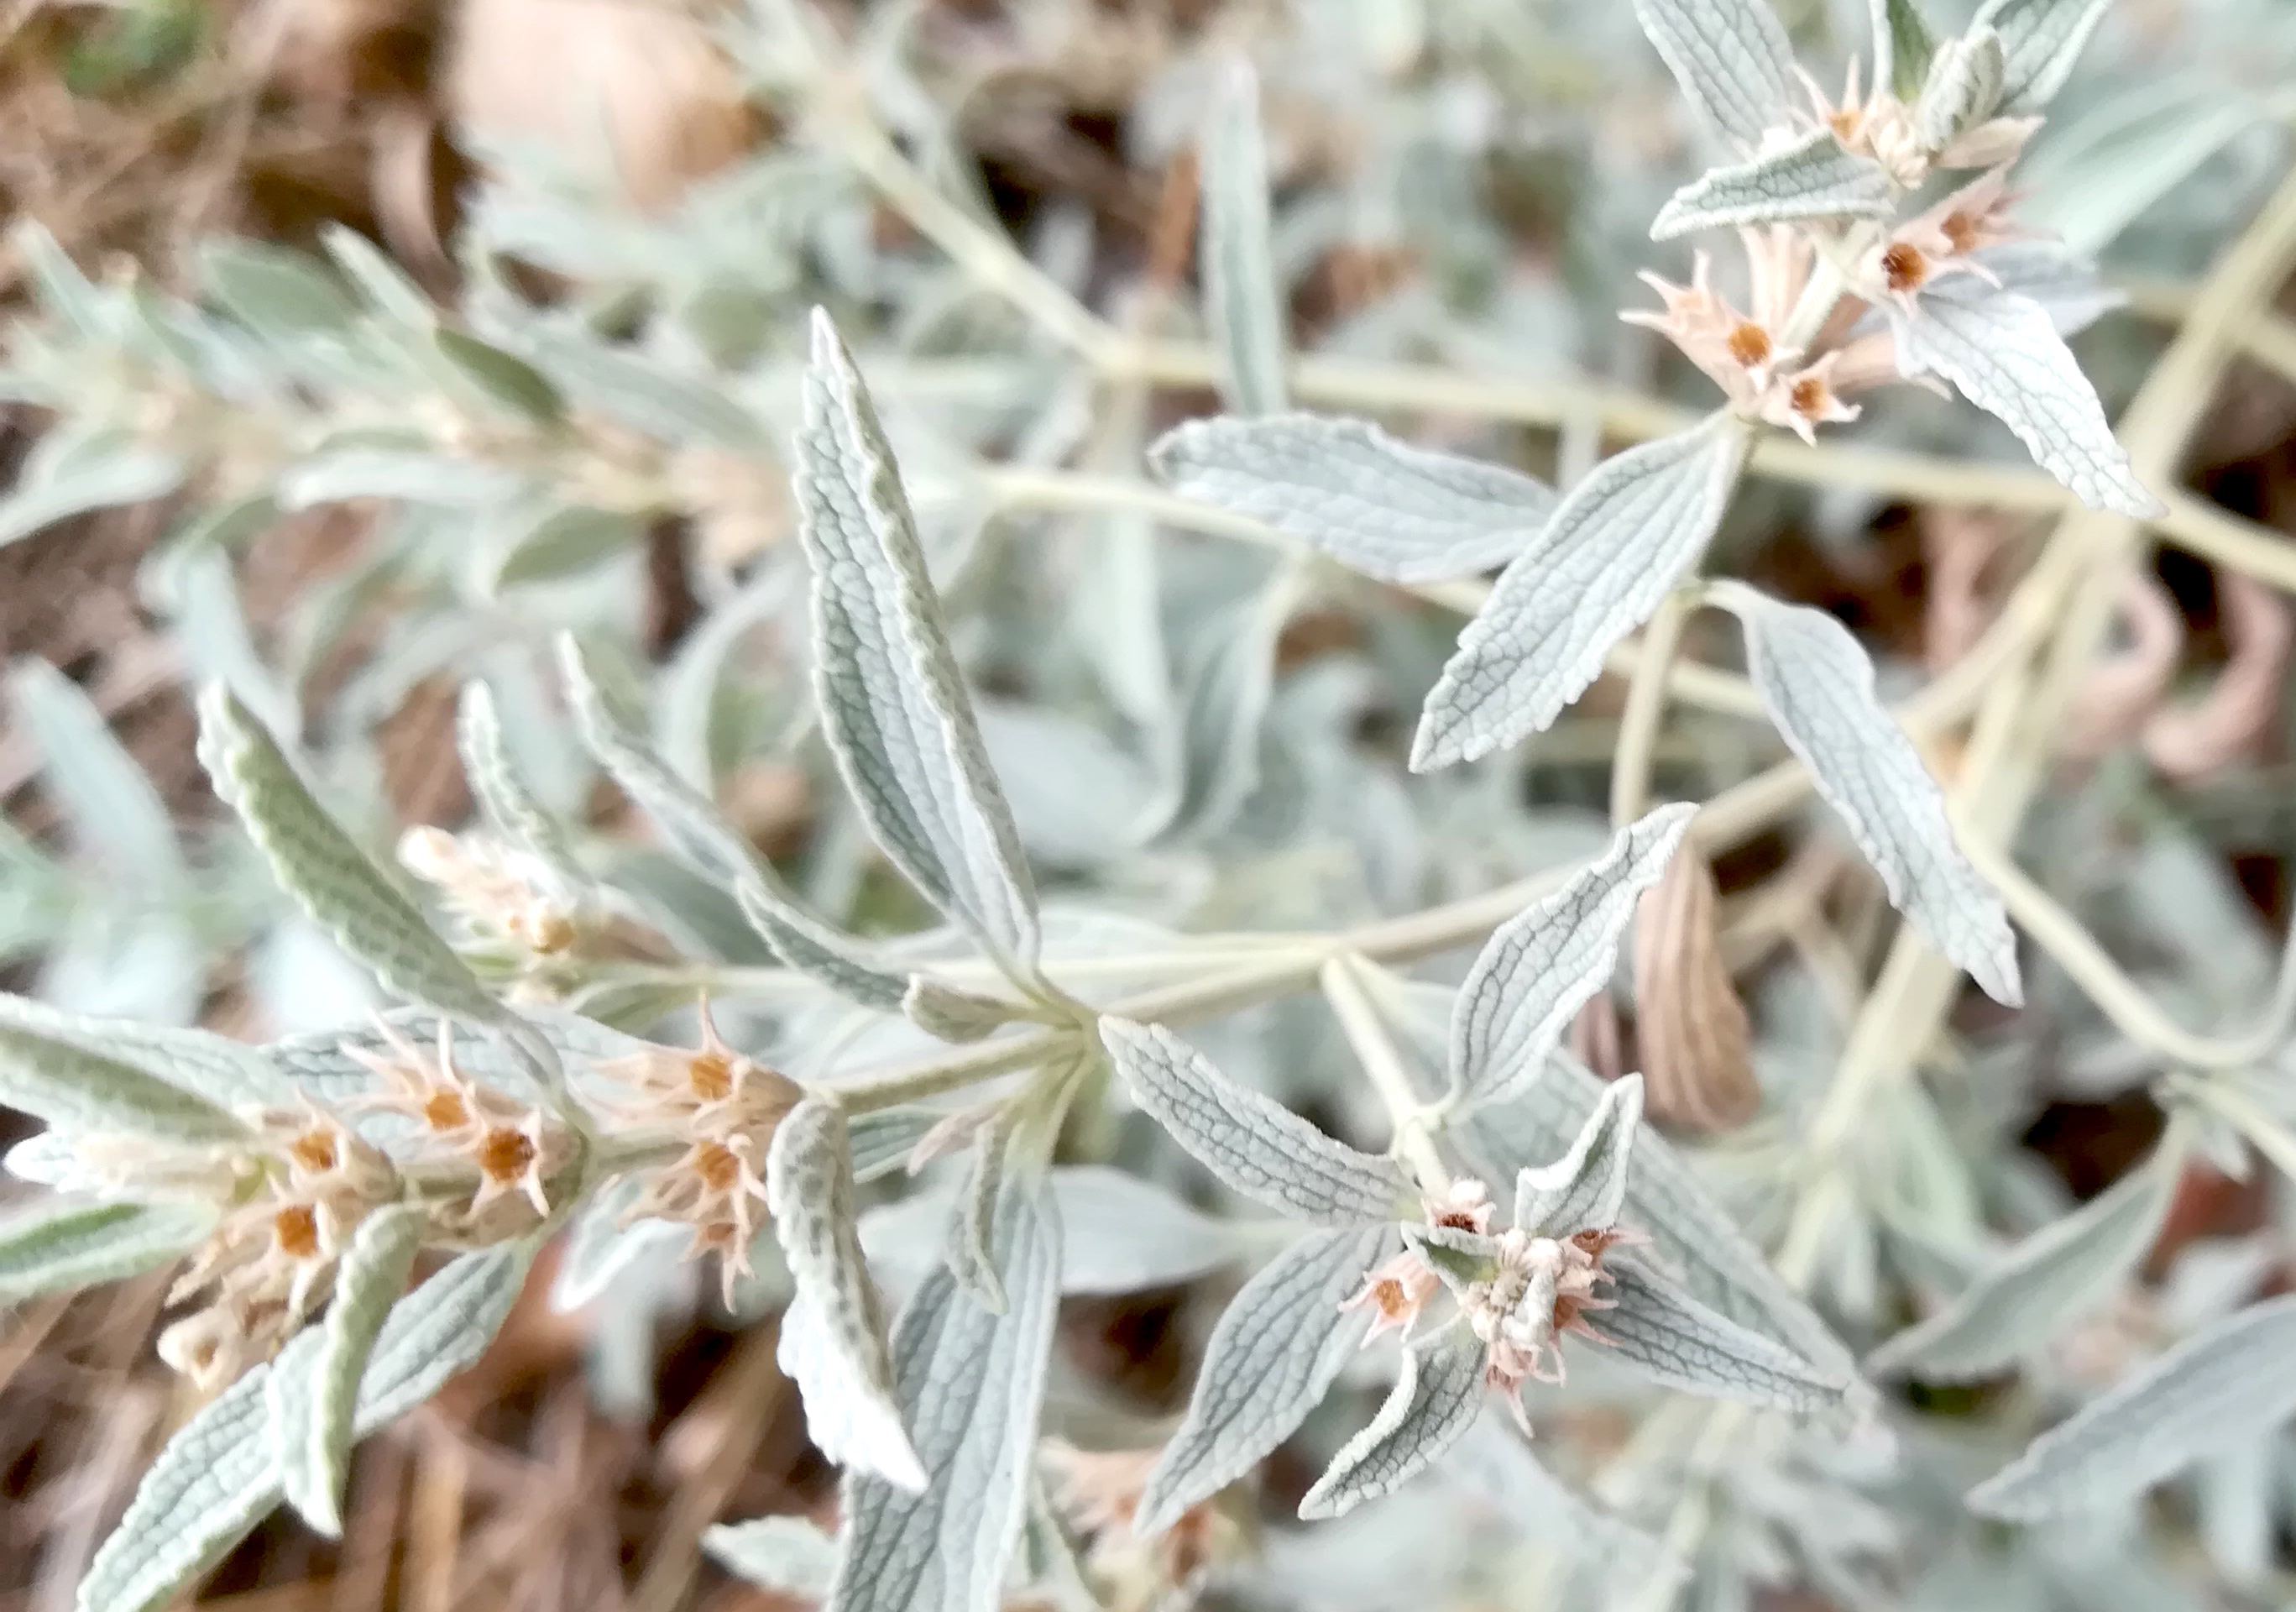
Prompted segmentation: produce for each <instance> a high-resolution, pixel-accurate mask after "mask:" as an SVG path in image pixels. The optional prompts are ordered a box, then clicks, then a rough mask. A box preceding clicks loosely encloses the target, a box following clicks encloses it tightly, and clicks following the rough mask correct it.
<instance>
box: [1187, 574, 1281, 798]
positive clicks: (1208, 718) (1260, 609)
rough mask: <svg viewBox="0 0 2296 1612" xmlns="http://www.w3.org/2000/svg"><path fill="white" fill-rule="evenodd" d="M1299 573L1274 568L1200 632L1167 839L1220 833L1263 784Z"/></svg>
mask: <svg viewBox="0 0 2296 1612" xmlns="http://www.w3.org/2000/svg"><path fill="white" fill-rule="evenodd" d="M1302 581H1303V577H1302V570H1301V568H1300V566H1297V565H1295V564H1292V563H1290V562H1288V561H1279V562H1277V563H1275V564H1274V565H1272V566H1271V567H1270V568H1269V569H1268V571H1267V575H1266V580H1264V581H1263V582H1262V583H1261V584H1260V586H1259V588H1258V589H1257V590H1256V591H1253V592H1251V593H1248V594H1245V595H1242V596H1240V597H1238V598H1237V599H1235V600H1234V602H1233V603H1232V604H1230V605H1228V606H1227V615H1226V619H1225V620H1223V621H1218V622H1216V623H1213V624H1210V625H1208V626H1206V627H1204V628H1203V629H1201V630H1200V631H1199V632H1198V633H1197V634H1196V635H1195V639H1194V642H1193V645H1192V646H1191V654H1190V655H1189V656H1188V659H1187V662H1186V664H1185V665H1184V666H1183V667H1182V668H1181V670H1180V679H1179V680H1180V712H1179V717H1180V732H1179V740H1180V743H1179V746H1178V749H1179V756H1178V761H1179V767H1180V777H1179V778H1178V779H1177V789H1175V790H1174V791H1173V793H1172V795H1171V810H1170V813H1169V817H1168V818H1166V819H1165V820H1164V821H1163V822H1162V823H1160V824H1159V825H1158V826H1157V827H1158V830H1159V832H1160V835H1161V836H1162V837H1163V838H1165V839H1167V840H1185V839H1191V838H1202V837H1204V836H1208V835H1215V834H1218V832H1219V831H1220V830H1222V829H1224V828H1226V827H1227V826H1228V825H1229V824H1230V823H1233V822H1234V820H1235V817H1236V814H1237V813H1238V812H1239V811H1241V810H1242V809H1243V806H1244V803H1245V802H1247V801H1249V800H1250V799H1251V795H1252V792H1253V791H1254V790H1256V789H1257V788H1259V756H1260V731H1261V728H1262V727H1263V725H1264V724H1265V722H1266V720H1267V703H1268V698H1269V695H1271V694H1272V693H1273V692H1274V688H1275V646H1276V642H1277V640H1278V639H1279V638H1280V637H1282V636H1283V624H1284V622H1285V621H1288V620H1289V619H1290V617H1291V614H1292V606H1293V605H1296V604H1297V603H1298V602H1299V599H1300V590H1301V585H1302Z"/></svg>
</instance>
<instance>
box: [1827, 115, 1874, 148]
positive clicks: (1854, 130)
mask: <svg viewBox="0 0 2296 1612" xmlns="http://www.w3.org/2000/svg"><path fill="white" fill-rule="evenodd" d="M1825 121H1826V123H1827V124H1828V125H1829V126H1831V127H1832V128H1833V137H1834V138H1835V139H1837V140H1839V141H1841V144H1844V145H1855V144H1857V137H1858V136H1860V135H1861V134H1863V133H1865V131H1866V114H1865V113H1863V112H1861V111H1858V110H1857V108H1855V107H1849V106H1845V107H1843V108H1842V109H1841V111H1838V112H1835V113H1833V115H1832V116H1831V117H1829V118H1827V119H1826V120H1825Z"/></svg>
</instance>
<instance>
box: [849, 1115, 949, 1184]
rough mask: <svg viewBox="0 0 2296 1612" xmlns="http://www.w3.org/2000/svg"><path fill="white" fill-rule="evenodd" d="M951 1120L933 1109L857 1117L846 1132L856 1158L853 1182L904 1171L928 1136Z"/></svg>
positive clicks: (854, 1160)
mask: <svg viewBox="0 0 2296 1612" xmlns="http://www.w3.org/2000/svg"><path fill="white" fill-rule="evenodd" d="M947 1117H948V1116H947V1114H940V1113H937V1112H936V1111H934V1110H932V1109H931V1108H879V1109H877V1110H875V1111H873V1112H872V1113H869V1114H857V1115H855V1116H854V1118H853V1119H852V1120H851V1121H850V1122H849V1125H848V1128H847V1138H846V1141H847V1146H848V1147H850V1148H851V1149H852V1154H853V1179H854V1180H855V1181H857V1182H860V1181H873V1180H876V1179H877V1178H878V1177H880V1176H885V1175H890V1174H892V1173H893V1172H894V1171H896V1170H899V1169H903V1168H905V1167H906V1165H907V1164H908V1162H909V1154H910V1152H911V1151H912V1150H913V1149H914V1147H916V1145H917V1144H918V1143H919V1142H921V1141H922V1140H924V1139H925V1134H926V1132H928V1131H931V1130H932V1128H933V1127H934V1126H936V1125H938V1124H939V1123H941V1121H943V1120H944V1119H946V1118H947Z"/></svg>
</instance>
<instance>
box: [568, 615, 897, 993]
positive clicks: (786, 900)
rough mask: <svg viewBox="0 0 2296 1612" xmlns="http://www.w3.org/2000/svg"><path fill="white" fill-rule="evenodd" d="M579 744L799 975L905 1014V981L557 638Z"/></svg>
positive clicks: (577, 651)
mask: <svg viewBox="0 0 2296 1612" xmlns="http://www.w3.org/2000/svg"><path fill="white" fill-rule="evenodd" d="M558 662H559V666H560V668H561V670H562V672H563V673H564V676H565V679H566V691H567V696H568V699H569V701H570V703H571V704H572V705H573V707H574V716H575V721H576V725H577V726H578V728H580V730H581V734H582V742H583V744H586V745H587V746H588V747H589V751H590V753H591V754H592V755H594V756H595V757H596V758H597V759H598V761H599V764H600V765H601V766H603V767H604V768H605V769H606V770H607V772H608V773H610V774H611V775H612V777H613V780H614V782H615V783H617V784H619V785H621V787H622V790H623V792H624V793H625V794H627V795H628V796H629V797H630V798H631V799H632V800H633V801H635V802H636V803H637V805H638V807H639V808H640V809H641V810H644V813H645V814H646V816H647V817H649V818H652V820H653V824H654V827H657V828H659V829H660V831H661V834H662V837H663V838H664V839H665V840H667V841H668V843H669V844H670V846H671V847H672V848H673V849H674V850H675V851H676V852H677V854H678V855H679V856H680V857H682V858H684V859H685V861H686V862H687V863H689V864H690V865H691V866H693V868H695V869H697V870H698V871H699V872H701V874H702V875H703V876H705V877H708V878H710V879H714V880H718V881H722V882H724V883H726V884H730V885H731V886H732V887H733V892H734V900H735V901H736V902H737V903H739V905H740V907H741V909H742V917H746V918H747V919H749V921H750V925H751V926H752V927H754V928H755V929H756V930H757V931H758V933H759V934H761V935H763V936H764V937H765V939H766V943H767V945H769V946H771V947H772V948H773V949H774V954H775V956H776V957H778V958H781V959H782V961H783V962H784V963H786V964H788V965H789V966H791V968H794V969H796V970H797V971H798V972H799V973H800V974H804V975H808V976H809V977H811V978H813V979H816V980H818V981H819V982H820V983H823V984H824V985H826V986H828V987H829V988H830V989H831V990H832V991H837V992H838V993H839V994H840V995H842V996H845V997H848V998H849V999H852V1000H854V1001H857V1002H859V1003H861V1004H863V1005H864V1006H865V1007H870V1008H882V1009H885V1010H887V1011H891V1010H895V1009H898V1008H899V1007H900V1005H901V999H902V997H903V995H904V994H905V993H906V991H907V990H908V983H907V982H906V980H904V979H903V978H902V977H901V976H900V975H897V974H889V973H886V972H885V971H883V970H882V969H880V968H877V967H874V966H872V965H871V964H870V963H869V962H867V961H866V960H865V958H863V957H862V956H861V955H860V953H859V950H858V948H857V945H856V944H855V942H852V941H851V940H849V939H848V938H847V937H846V936H844V935H841V934H839V933H837V932H836V931H835V930H834V929H832V928H831V927H830V926H829V925H826V924H824V923H823V922H822V921H821V920H820V919H819V918H816V917H814V916H812V915H811V914H810V913H808V912H806V911H804V910H803V909H800V908H799V906H798V905H797V903H796V901H794V899H793V898H791V895H790V894H789V892H787V891H786V890H785V889H783V886H782V883H781V880H780V878H779V877H778V876H776V875H775V873H774V870H773V868H772V867H771V866H770V865H769V864H768V863H767V861H766V859H765V858H763V857H762V856H760V855H758V850H757V847H755V846H754V845H752V844H750V842H749V841H748V840H747V839H745V838H743V837H742V833H741V831H740V830H739V829H737V828H735V827H734V825H733V824H731V823H729V822H727V821H726V817H725V814H724V813H722V812H720V811H719V810H717V807H716V806H715V805H714V804H712V803H711V802H710V801H709V798H708V797H707V796H706V795H704V794H702V793H701V791H700V790H698V789H696V788H694V787H693V785H691V784H689V783H687V782H686V781H685V779H684V778H682V777H678V776H677V774H676V772H674V771H672V770H671V769H670V767H669V765H668V763H667V762H666V761H663V760H662V759H661V758H660V756H659V755H657V754H655V753H654V752H653V749H652V746H650V745H648V744H646V743H645V741H644V739H642V738H641V737H639V736H638V734H637V733H636V731H635V728H633V727H632V725H631V724H630V722H629V721H628V720H627V718H626V717H624V716H623V715H622V713H621V712H619V711H616V710H615V709H614V708H613V705H612V704H611V702H610V701H609V699H608V697H607V695H606V693H605V690H604V689H603V687H601V686H600V684H599V681H598V679H597V678H596V676H595V675H594V673H593V671H592V670H591V668H590V664H589V662H588V660H587V658H586V656H585V654H584V653H583V650H582V646H581V645H580V644H578V642H577V641H576V640H575V639H574V638H573V637H571V636H570V635H569V636H567V637H562V638H560V639H559V641H558Z"/></svg>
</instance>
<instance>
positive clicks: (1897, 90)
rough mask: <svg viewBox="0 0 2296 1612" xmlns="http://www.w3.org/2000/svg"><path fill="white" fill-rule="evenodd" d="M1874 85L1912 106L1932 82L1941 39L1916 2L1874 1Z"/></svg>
mask: <svg viewBox="0 0 2296 1612" xmlns="http://www.w3.org/2000/svg"><path fill="white" fill-rule="evenodd" d="M1873 10H1874V87H1875V88H1877V89H1887V90H1889V91H1890V93H1891V94H1893V95H1896V96H1897V97H1898V100H1900V101H1902V102H1904V103H1906V104H1907V106H1911V105H1913V104H1914V103H1915V102H1916V101H1918V100H1920V99H1921V95H1922V86H1923V85H1924V84H1926V83H1928V82H1929V76H1930V62H1931V58H1933V57H1934V56H1935V55H1936V54H1937V36H1936V35H1934V34H1933V33H1931V31H1930V25H1929V21H1928V20H1927V19H1926V18H1924V17H1923V15H1922V12H1921V7H1920V6H1919V5H1918V4H1916V3H1915V0H1873Z"/></svg>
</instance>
